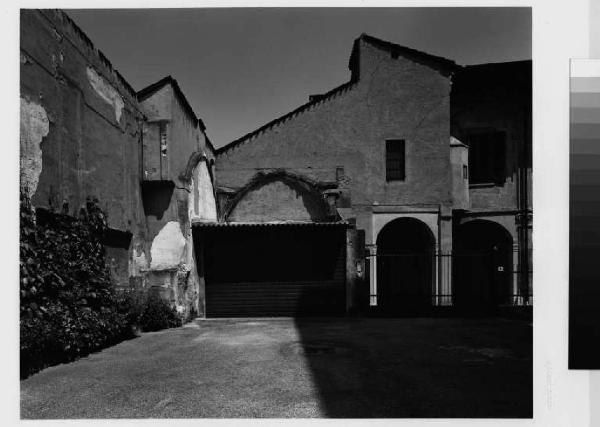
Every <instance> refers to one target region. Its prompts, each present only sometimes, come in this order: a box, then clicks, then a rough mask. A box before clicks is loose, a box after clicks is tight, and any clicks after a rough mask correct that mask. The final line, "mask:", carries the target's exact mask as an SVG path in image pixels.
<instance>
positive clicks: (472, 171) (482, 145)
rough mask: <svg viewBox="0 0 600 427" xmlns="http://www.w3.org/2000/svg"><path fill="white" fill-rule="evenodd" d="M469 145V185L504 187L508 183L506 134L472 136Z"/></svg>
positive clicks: (469, 138)
mask: <svg viewBox="0 0 600 427" xmlns="http://www.w3.org/2000/svg"><path fill="white" fill-rule="evenodd" d="M467 143H468V145H469V184H496V185H502V184H504V182H505V181H506V134H505V133H504V132H485V133H475V134H471V135H469V136H468V138H467Z"/></svg>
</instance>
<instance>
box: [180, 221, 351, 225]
mask: <svg viewBox="0 0 600 427" xmlns="http://www.w3.org/2000/svg"><path fill="white" fill-rule="evenodd" d="M348 225H349V222H348V221H330V222H310V221H268V222H258V221H256V222H209V221H202V220H192V227H274V226H318V227H331V226H344V227H345V226H348Z"/></svg>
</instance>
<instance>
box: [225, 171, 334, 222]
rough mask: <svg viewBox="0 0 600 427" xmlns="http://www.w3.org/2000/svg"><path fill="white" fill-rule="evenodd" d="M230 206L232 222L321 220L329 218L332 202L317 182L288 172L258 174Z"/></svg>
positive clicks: (229, 212)
mask: <svg viewBox="0 0 600 427" xmlns="http://www.w3.org/2000/svg"><path fill="white" fill-rule="evenodd" d="M226 210H227V212H226V220H227V221H230V222H269V221H305V222H309V221H310V222H321V221H326V220H327V219H328V218H329V215H328V212H329V211H328V206H327V204H326V202H325V201H324V199H323V197H322V195H321V192H320V190H319V188H318V187H317V185H316V184H315V183H313V182H312V181H310V180H308V179H305V178H303V177H300V176H297V175H292V174H288V173H286V172H274V173H269V174H258V175H257V176H255V177H254V178H253V179H252V180H251V181H250V182H249V183H248V184H247V185H246V186H245V187H244V188H242V189H241V190H240V191H239V192H238V193H237V194H236V196H235V198H234V199H233V200H232V201H231V203H230V204H229V206H228V208H227V209H226Z"/></svg>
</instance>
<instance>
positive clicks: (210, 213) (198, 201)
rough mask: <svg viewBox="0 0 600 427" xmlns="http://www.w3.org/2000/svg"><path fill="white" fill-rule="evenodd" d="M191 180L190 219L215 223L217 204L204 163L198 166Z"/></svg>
mask: <svg viewBox="0 0 600 427" xmlns="http://www.w3.org/2000/svg"><path fill="white" fill-rule="evenodd" d="M192 179H193V182H192V192H193V193H192V203H191V208H192V209H191V215H190V217H191V219H200V220H205V221H216V220H217V204H216V202H215V195H214V192H213V185H212V180H211V178H210V174H209V172H208V168H207V166H206V162H205V161H202V162H200V163H199V164H198V166H197V167H196V170H195V173H194V176H193V178H192Z"/></svg>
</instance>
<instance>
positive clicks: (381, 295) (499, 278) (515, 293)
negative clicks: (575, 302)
mask: <svg viewBox="0 0 600 427" xmlns="http://www.w3.org/2000/svg"><path fill="white" fill-rule="evenodd" d="M515 258H516V257H515ZM386 264H395V265H396V267H397V273H396V274H392V275H388V277H387V279H388V282H387V283H382V279H384V278H385V276H386V274H387V272H386V271H384V272H381V271H380V269H381V267H382V266H385V265H386ZM411 265H412V267H413V268H415V269H417V270H420V272H419V271H417V273H416V274H415V272H414V271H413V272H410V271H407V268H410V267H411ZM374 267H375V269H376V272H373V271H372V270H373V268H374ZM518 267H519V266H515V265H514V264H513V263H506V262H505V260H502V262H501V261H499V260H498V259H497V257H496V255H495V254H493V253H435V254H422V253H421V254H382V253H378V254H372V253H369V252H368V251H367V252H366V253H365V268H366V271H365V274H366V277H367V278H369V281H370V282H371V286H370V293H369V295H368V301H369V302H368V303H367V302H366V301H365V305H371V306H376V307H379V308H380V309H382V310H384V311H391V312H394V311H401V312H404V313H410V312H424V311H427V310H428V309H430V308H432V307H439V306H453V307H455V308H456V309H457V310H460V309H463V310H465V311H471V310H484V311H485V310H488V309H491V308H495V307H501V306H521V305H531V304H532V301H533V295H532V290H531V286H529V289H527V290H525V291H522V290H521V289H520V286H519V284H520V283H522V281H521V276H522V275H527V281H526V283H531V277H532V272H531V270H529V269H524V271H521V270H520V269H519V268H518ZM384 268H386V267H384ZM415 277H416V278H417V279H419V277H420V278H421V281H420V283H415V282H414V280H415ZM374 279H375V280H376V286H373V280H374ZM411 281H412V282H411ZM373 290H375V292H373ZM364 298H365V299H366V298H367V295H365V296H364Z"/></svg>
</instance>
